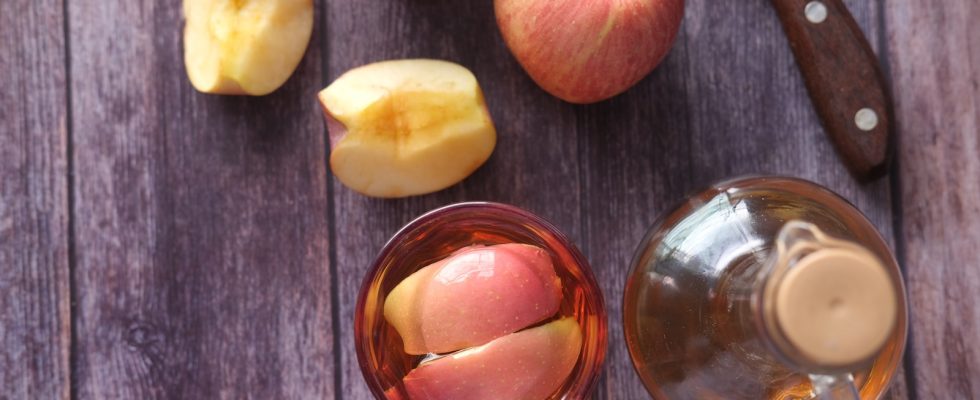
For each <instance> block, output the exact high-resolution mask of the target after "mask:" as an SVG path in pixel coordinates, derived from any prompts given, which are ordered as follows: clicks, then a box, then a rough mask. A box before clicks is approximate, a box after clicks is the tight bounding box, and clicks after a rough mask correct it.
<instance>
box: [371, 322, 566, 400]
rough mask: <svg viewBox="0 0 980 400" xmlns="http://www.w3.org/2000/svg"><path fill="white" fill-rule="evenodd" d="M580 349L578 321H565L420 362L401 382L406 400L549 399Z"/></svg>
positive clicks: (561, 381) (564, 379) (563, 380)
mask: <svg viewBox="0 0 980 400" xmlns="http://www.w3.org/2000/svg"><path fill="white" fill-rule="evenodd" d="M581 351H582V331H581V329H580V328H579V326H578V323H577V322H576V321H575V319H574V318H563V319H560V320H557V321H554V322H551V323H548V324H545V325H542V326H539V327H535V328H531V329H527V330H524V331H520V332H517V333H512V334H510V335H507V336H504V337H501V338H499V339H496V340H494V341H492V342H490V343H487V344H485V345H483V346H480V347H476V348H472V349H467V350H463V351H460V352H458V353H454V354H450V355H447V356H445V357H442V358H438V359H435V360H432V361H428V362H424V363H422V364H421V365H419V366H418V367H417V368H415V369H413V370H412V371H411V372H409V373H408V375H407V376H405V378H404V379H403V380H402V382H403V383H404V385H405V391H406V392H407V393H408V397H409V398H410V399H426V400H441V399H447V400H450V399H451V400H458V399H466V400H482V399H488V400H490V399H492V400H498V399H527V400H538V399H547V398H548V396H550V395H551V394H553V393H554V392H555V391H556V390H558V388H559V387H561V385H562V384H563V383H564V382H565V381H566V380H567V379H568V376H569V374H571V372H572V369H573V368H575V364H576V363H577V362H578V356H579V353H580V352H581ZM396 391H397V390H390V391H389V393H393V392H396ZM398 397H399V396H397V395H395V396H389V398H398Z"/></svg>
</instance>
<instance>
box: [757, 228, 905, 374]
mask: <svg viewBox="0 0 980 400" xmlns="http://www.w3.org/2000/svg"><path fill="white" fill-rule="evenodd" d="M773 294H774V295H775V296H773V298H771V299H770V300H771V301H772V303H771V304H770V306H771V312H772V314H771V315H772V316H773V317H774V319H775V321H774V322H775V325H776V326H777V327H778V329H779V331H780V332H781V333H782V337H783V339H784V340H785V342H786V343H787V344H788V345H789V347H791V348H792V350H795V351H794V353H796V354H797V355H799V356H800V357H801V358H802V359H803V360H805V361H806V362H807V363H809V364H812V365H818V366H821V367H823V368H839V367H847V366H853V365H855V364H860V363H863V362H866V361H868V360H869V359H870V358H872V357H873V356H874V355H875V354H876V353H877V352H878V351H879V350H880V349H881V347H882V346H883V345H884V344H885V342H886V341H887V340H888V337H889V336H890V334H891V332H892V330H893V328H894V326H895V323H896V317H897V311H898V310H897V293H896V288H895V284H894V283H893V281H892V279H891V277H890V276H889V274H888V271H887V270H886V269H885V267H884V265H882V263H881V261H880V260H879V259H878V258H877V257H875V256H874V255H873V254H871V253H870V252H869V251H867V250H865V249H863V248H858V247H853V248H851V247H846V248H822V249H819V250H816V251H814V252H812V253H809V254H807V255H805V256H804V257H803V258H802V259H800V260H799V261H797V263H796V265H794V266H793V268H791V269H789V270H788V271H786V274H785V275H784V276H783V277H782V279H780V280H779V283H778V286H777V287H775V292H774V293H773Z"/></svg>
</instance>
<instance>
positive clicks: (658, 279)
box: [624, 178, 907, 399]
mask: <svg viewBox="0 0 980 400" xmlns="http://www.w3.org/2000/svg"><path fill="white" fill-rule="evenodd" d="M790 221H805V222H807V223H809V224H812V225H813V226H816V227H819V229H820V230H822V231H823V232H825V233H827V235H829V236H833V237H835V238H837V239H841V240H845V241H849V242H853V243H855V244H857V245H860V246H862V247H863V248H865V249H867V250H868V251H869V252H871V253H873V254H874V255H875V256H877V258H878V259H880V260H882V263H883V265H884V267H885V269H886V270H887V272H888V274H889V275H890V279H892V280H893V281H894V283H895V285H896V287H897V288H898V289H899V290H897V293H898V295H897V298H896V303H897V304H896V307H898V309H899V310H902V311H901V312H900V313H898V314H899V315H898V317H897V319H896V321H895V323H894V328H893V329H892V330H891V334H890V335H889V337H888V339H887V341H886V342H885V344H884V346H883V347H882V348H881V350H880V351H879V352H878V353H877V354H876V356H875V357H874V360H873V362H871V363H869V364H867V365H866V366H862V367H860V368H856V369H854V370H852V371H848V372H849V373H850V375H852V376H853V379H854V381H855V384H856V386H857V387H858V389H859V391H860V395H861V398H865V399H874V398H877V397H878V396H880V395H881V394H882V393H883V392H884V391H885V389H886V388H887V384H888V381H889V380H890V379H891V377H892V375H893V374H894V371H895V369H896V368H897V365H898V363H899V362H900V360H901V355H902V350H903V349H904V344H905V337H906V324H907V322H906V315H905V311H904V310H905V308H906V306H905V298H904V290H902V283H901V275H900V272H899V270H898V268H897V265H896V264H895V262H894V259H893V257H892V256H891V253H890V251H889V250H888V248H887V245H886V244H885V243H884V241H883V240H882V239H881V237H880V235H879V234H878V233H877V231H876V230H875V229H874V227H873V226H872V225H871V224H870V222H868V221H867V219H866V218H864V216H863V215H861V213H860V212H858V211H857V210H856V209H854V207H853V206H851V205H850V204H849V203H847V202H846V201H844V200H843V199H841V198H840V197H838V196H837V195H835V194H833V193H831V192H830V191H828V190H826V189H824V188H822V187H820V186H818V185H815V184H812V183H809V182H806V181H802V180H796V179H788V178H747V179H739V180H733V181H728V182H724V183H721V184H718V185H715V186H714V187H712V188H711V189H709V190H706V191H704V192H702V193H700V194H699V195H696V196H694V197H692V198H690V199H689V200H688V201H687V202H686V203H685V204H683V205H681V206H680V207H679V208H677V209H676V210H675V211H674V212H672V213H670V214H667V215H666V216H664V217H663V219H662V220H661V221H659V222H658V223H657V224H656V225H655V226H654V228H653V229H652V230H651V231H650V232H649V233H648V235H647V237H646V238H645V239H644V241H643V242H642V243H641V245H640V247H639V249H638V250H637V253H636V255H635V257H634V260H633V266H632V271H631V273H630V276H629V278H628V281H627V286H626V293H625V297H624V325H625V326H624V328H625V332H626V340H627V346H628V347H629V350H630V353H631V355H632V356H633V362H634V366H635V367H636V369H637V372H638V373H639V375H640V377H641V380H642V381H643V383H644V385H645V386H646V387H647V389H648V390H649V391H650V393H651V394H652V395H653V396H654V397H656V398H670V399H686V398H697V399H712V398H725V399H759V398H770V399H793V398H799V399H805V398H811V397H812V396H813V395H814V393H813V387H812V384H811V379H810V377H809V375H808V374H807V373H806V372H805V371H801V370H800V369H799V368H795V367H794V365H793V364H792V363H788V362H787V360H786V359H785V358H783V357H781V356H780V353H779V351H776V350H775V349H773V346H772V345H771V342H770V341H769V340H768V338H767V337H765V336H766V335H765V334H764V332H762V331H760V328H759V323H758V318H759V316H758V313H756V312H754V311H753V310H754V307H753V306H752V301H753V296H755V295H756V294H757V293H758V290H759V288H758V285H757V281H758V277H759V275H760V274H761V273H766V272H765V271H764V270H765V268H766V266H767V264H766V263H767V262H771V259H772V257H771V256H772V254H773V251H774V248H775V241H776V238H777V236H778V234H779V232H780V230H781V229H782V228H783V227H784V226H786V224H787V223H788V222H790Z"/></svg>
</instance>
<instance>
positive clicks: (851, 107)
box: [772, 0, 894, 182]
mask: <svg viewBox="0 0 980 400" xmlns="http://www.w3.org/2000/svg"><path fill="white" fill-rule="evenodd" d="M772 4H773V7H774V8H775V9H776V13H777V14H778V15H779V19H780V21H781V22H782V25H783V30H784V31H785V32H786V37H787V38H788V39H789V44H790V47H791V48H792V49H793V55H794V56H795V58H796V63H797V65H798V66H799V68H800V72H801V73H802V75H803V82H804V83H805V84H806V88H807V91H808V92H809V93H810V100H811V101H812V102H813V106H814V108H816V111H817V115H818V116H819V117H820V121H821V123H822V124H823V127H824V130H825V131H826V132H827V135H828V136H829V138H830V140H831V142H832V143H833V144H834V148H835V149H836V150H837V153H838V154H839V155H840V158H841V160H842V161H843V162H844V165H846V166H847V168H848V170H850V171H851V173H852V174H853V175H854V176H855V177H856V178H857V179H858V180H860V181H862V182H868V181H872V180H874V179H877V178H880V177H881V176H883V175H885V174H886V173H887V172H888V166H889V164H890V162H891V153H892V151H893V150H892V149H893V139H892V138H893V136H894V135H893V134H892V129H893V121H894V119H893V118H892V103H891V98H890V96H889V93H888V89H887V84H886V82H885V80H884V78H883V75H882V73H881V67H880V66H879V64H878V59H877V57H876V56H875V54H874V51H872V50H871V46H870V45H868V40H867V39H866V38H865V37H864V33H862V32H861V28H860V27H858V25H857V23H856V22H854V17H853V16H851V13H850V12H849V11H848V10H847V7H846V6H845V5H844V4H843V2H842V1H841V0H772Z"/></svg>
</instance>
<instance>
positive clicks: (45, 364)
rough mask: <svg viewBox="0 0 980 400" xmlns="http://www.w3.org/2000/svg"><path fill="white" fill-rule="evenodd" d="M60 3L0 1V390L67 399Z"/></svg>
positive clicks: (6, 395)
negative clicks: (1, 75) (0, 74)
mask: <svg viewBox="0 0 980 400" xmlns="http://www.w3.org/2000/svg"><path fill="white" fill-rule="evenodd" d="M63 10H64V7H63V3H62V2H61V1H59V0H43V1H34V0H12V1H7V0H5V1H3V2H0V71H2V72H0V73H2V74H3V77H2V78H0V143H2V144H0V399H67V398H68V396H69V389H70V382H69V375H70V373H69V370H70V369H69V365H68V364H69V350H70V346H71V319H70V316H69V312H70V311H69V308H70V301H71V300H70V293H69V291H70V289H69V279H70V273H69V260H68V229H69V228H68V225H69V224H68V215H69V211H68V208H69V206H68V163H67V160H68V158H67V152H68V131H67V129H68V128H67V121H68V108H67V93H66V91H65V41H64V16H63Z"/></svg>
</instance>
